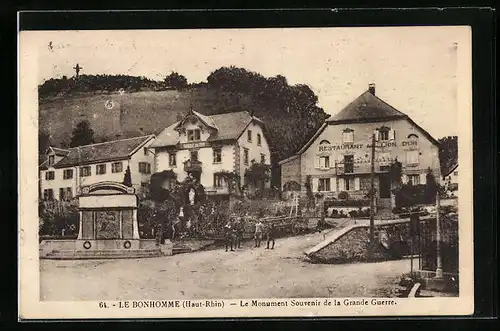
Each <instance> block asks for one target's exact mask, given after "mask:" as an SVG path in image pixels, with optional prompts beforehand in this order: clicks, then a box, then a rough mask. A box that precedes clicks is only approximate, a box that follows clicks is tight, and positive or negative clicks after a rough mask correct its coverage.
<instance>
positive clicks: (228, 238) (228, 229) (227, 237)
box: [224, 221, 234, 252]
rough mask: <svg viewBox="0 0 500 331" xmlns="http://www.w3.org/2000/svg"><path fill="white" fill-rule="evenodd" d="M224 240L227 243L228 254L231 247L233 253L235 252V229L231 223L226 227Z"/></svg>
mask: <svg viewBox="0 0 500 331" xmlns="http://www.w3.org/2000/svg"><path fill="white" fill-rule="evenodd" d="M224 239H225V241H226V252H227V249H228V248H229V247H231V252H234V249H233V241H234V240H233V227H232V224H231V221H228V222H227V223H226V225H225V226H224Z"/></svg>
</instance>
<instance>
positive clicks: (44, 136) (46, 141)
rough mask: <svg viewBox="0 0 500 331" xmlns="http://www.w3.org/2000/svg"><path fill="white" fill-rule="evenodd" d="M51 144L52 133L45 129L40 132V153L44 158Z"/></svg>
mask: <svg viewBox="0 0 500 331" xmlns="http://www.w3.org/2000/svg"><path fill="white" fill-rule="evenodd" d="M49 146H50V135H49V134H48V133H47V132H45V131H40V132H39V133H38V155H39V157H40V158H43V156H44V154H45V152H46V151H47V148H49Z"/></svg>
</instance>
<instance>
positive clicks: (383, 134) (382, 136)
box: [379, 130, 389, 141]
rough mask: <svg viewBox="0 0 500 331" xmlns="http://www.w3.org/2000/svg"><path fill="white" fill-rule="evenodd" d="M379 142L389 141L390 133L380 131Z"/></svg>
mask: <svg viewBox="0 0 500 331" xmlns="http://www.w3.org/2000/svg"><path fill="white" fill-rule="evenodd" d="M379 140H381V141H384V140H389V131H386V130H380V131H379Z"/></svg>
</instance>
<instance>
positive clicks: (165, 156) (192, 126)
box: [153, 113, 271, 194]
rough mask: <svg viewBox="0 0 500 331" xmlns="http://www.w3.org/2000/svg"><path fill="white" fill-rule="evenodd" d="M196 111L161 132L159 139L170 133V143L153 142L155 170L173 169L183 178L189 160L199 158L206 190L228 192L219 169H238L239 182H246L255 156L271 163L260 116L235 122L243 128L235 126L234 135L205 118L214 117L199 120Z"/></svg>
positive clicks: (226, 170) (228, 170) (229, 170)
mask: <svg viewBox="0 0 500 331" xmlns="http://www.w3.org/2000/svg"><path fill="white" fill-rule="evenodd" d="M197 115H198V114H197V113H190V115H187V116H186V118H187V120H183V121H181V122H179V123H180V124H179V123H176V124H174V125H172V126H170V127H168V128H166V129H165V130H164V132H162V133H161V134H160V135H159V139H161V138H160V137H167V136H168V138H167V139H168V140H169V141H170V143H168V144H163V145H162V144H161V143H159V142H158V141H157V143H155V144H153V147H154V148H155V162H154V164H155V167H154V171H155V172H161V171H166V170H172V171H173V172H174V173H175V174H176V175H177V180H178V181H183V180H184V179H185V178H186V176H187V175H188V172H187V171H188V168H186V162H187V161H190V160H193V161H194V162H195V163H196V161H198V165H199V167H200V168H201V173H200V183H201V185H203V186H204V187H205V190H206V192H207V193H208V194H226V193H229V191H228V185H227V183H226V182H225V180H224V178H221V177H222V176H220V175H219V174H218V173H219V172H230V173H234V172H236V173H237V174H239V175H240V179H241V182H240V185H241V186H243V185H244V184H245V182H244V174H245V170H246V169H248V168H249V167H250V166H251V164H252V160H253V161H254V162H257V163H264V164H268V165H269V164H270V162H271V160H270V158H271V154H270V150H269V145H268V142H267V139H266V137H265V135H264V130H263V125H262V124H261V122H260V120H258V119H256V118H253V117H251V116H249V115H247V117H248V121H249V123H246V124H244V125H242V123H241V122H238V123H237V124H235V125H240V126H241V129H235V128H232V133H231V134H232V135H229V134H225V133H224V132H221V131H222V129H220V128H218V127H217V124H216V123H215V122H210V123H209V124H210V125H213V127H211V126H210V125H206V120H211V119H210V117H201V118H198V120H196V119H195V117H196V116H197ZM189 116H191V117H189ZM186 118H185V119H186ZM204 120H205V121H204ZM179 125H180V127H179ZM174 127H176V129H174ZM194 130H199V132H200V133H199V135H198V134H197V133H196V134H193V133H192V132H194ZM236 132H238V133H236ZM249 132H250V133H249ZM172 135H175V137H172ZM188 135H191V137H188ZM214 135H221V136H222V135H223V136H224V137H225V139H219V140H218V139H213V136H214ZM211 137H212V139H211ZM198 138H199V139H198ZM165 145H166V146H165ZM262 161H263V162H262ZM269 186H270V181H268V182H267V183H265V187H269Z"/></svg>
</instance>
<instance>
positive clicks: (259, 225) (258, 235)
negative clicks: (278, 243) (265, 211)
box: [254, 220, 264, 247]
mask: <svg viewBox="0 0 500 331" xmlns="http://www.w3.org/2000/svg"><path fill="white" fill-rule="evenodd" d="M263 227H264V225H263V224H262V222H261V221H260V220H258V221H257V223H256V224H255V235H254V239H255V247H260V243H261V241H262V228H263Z"/></svg>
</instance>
